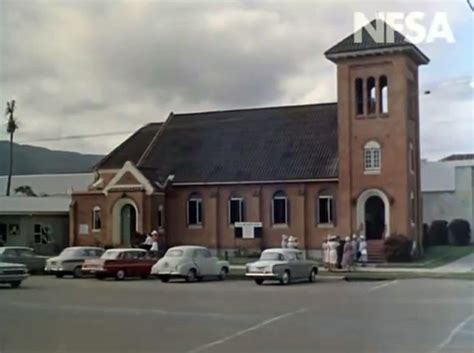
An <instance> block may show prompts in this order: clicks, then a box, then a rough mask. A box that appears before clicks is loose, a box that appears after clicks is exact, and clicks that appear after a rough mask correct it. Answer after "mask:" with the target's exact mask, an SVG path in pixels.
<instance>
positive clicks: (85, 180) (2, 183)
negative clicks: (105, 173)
mask: <svg viewBox="0 0 474 353" xmlns="http://www.w3.org/2000/svg"><path fill="white" fill-rule="evenodd" d="M93 181H94V173H80V174H44V175H14V176H13V177H12V186H11V192H10V195H13V194H14V193H15V189H16V188H17V187H20V186H25V185H27V186H30V187H31V189H32V190H33V192H34V193H35V194H37V195H48V196H58V195H69V194H71V192H72V191H85V190H87V187H88V186H89V185H90V184H91V183H92V182H93ZM6 186H7V177H6V176H1V177H0V196H3V195H5V192H6Z"/></svg>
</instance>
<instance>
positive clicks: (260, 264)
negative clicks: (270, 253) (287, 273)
mask: <svg viewBox="0 0 474 353" xmlns="http://www.w3.org/2000/svg"><path fill="white" fill-rule="evenodd" d="M283 264H286V261H274V260H261V261H260V260H259V261H255V262H251V263H248V264H247V266H252V267H266V266H274V265H283Z"/></svg>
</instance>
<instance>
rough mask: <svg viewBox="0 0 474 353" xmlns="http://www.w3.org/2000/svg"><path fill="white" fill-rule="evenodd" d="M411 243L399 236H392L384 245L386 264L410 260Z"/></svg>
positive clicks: (404, 237)
mask: <svg viewBox="0 0 474 353" xmlns="http://www.w3.org/2000/svg"><path fill="white" fill-rule="evenodd" d="M412 247H413V242H412V241H411V240H410V239H408V238H407V237H406V236H404V235H401V234H392V235H391V236H389V237H388V238H387V239H385V243H384V254H385V259H386V260H387V261H388V262H407V261H410V260H411V250H412Z"/></svg>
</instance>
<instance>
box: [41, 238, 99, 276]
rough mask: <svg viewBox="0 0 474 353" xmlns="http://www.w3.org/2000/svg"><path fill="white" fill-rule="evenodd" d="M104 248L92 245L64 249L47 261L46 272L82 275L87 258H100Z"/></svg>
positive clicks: (62, 274) (61, 274)
mask: <svg viewBox="0 0 474 353" xmlns="http://www.w3.org/2000/svg"><path fill="white" fill-rule="evenodd" d="M103 253H104V249H102V248H97V247H91V246H72V247H70V248H66V249H64V250H63V251H62V252H61V254H59V256H56V257H52V258H50V259H48V260H47V261H46V266H45V268H44V270H45V272H47V273H51V274H54V275H56V277H58V278H62V277H64V275H72V276H73V277H74V278H80V277H82V264H83V263H84V261H85V260H87V259H98V258H99V257H101V256H102V254H103Z"/></svg>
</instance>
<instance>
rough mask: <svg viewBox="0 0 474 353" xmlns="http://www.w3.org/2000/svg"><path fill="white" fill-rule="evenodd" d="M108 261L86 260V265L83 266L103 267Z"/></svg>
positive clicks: (99, 259) (98, 259)
mask: <svg viewBox="0 0 474 353" xmlns="http://www.w3.org/2000/svg"><path fill="white" fill-rule="evenodd" d="M105 261H106V259H101V258H97V259H87V260H84V264H83V265H89V266H91V265H92V266H97V265H99V266H101V265H103V264H104V263H105Z"/></svg>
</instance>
